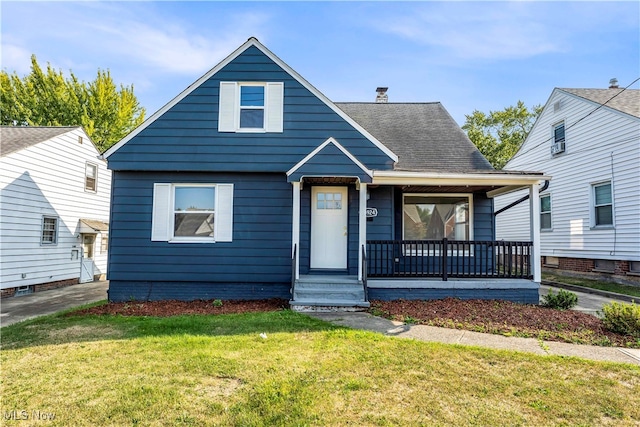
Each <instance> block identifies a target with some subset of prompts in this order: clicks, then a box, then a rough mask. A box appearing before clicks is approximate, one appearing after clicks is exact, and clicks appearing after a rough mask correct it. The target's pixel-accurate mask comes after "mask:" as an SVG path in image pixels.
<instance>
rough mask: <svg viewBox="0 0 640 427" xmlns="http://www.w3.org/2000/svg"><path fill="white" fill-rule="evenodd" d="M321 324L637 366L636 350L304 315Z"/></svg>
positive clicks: (364, 317) (350, 315)
mask: <svg viewBox="0 0 640 427" xmlns="http://www.w3.org/2000/svg"><path fill="white" fill-rule="evenodd" d="M305 314H307V315H309V316H311V317H315V318H317V319H320V320H324V321H325V322H331V323H333V324H335V325H340V326H347V327H349V328H354V329H362V330H367V331H373V332H379V333H382V334H384V335H388V336H395V337H400V338H413V339H417V340H420V341H435V342H440V343H444V344H461V345H470V346H479V347H489V348H495V349H500V350H515V351H524V352H528V353H535V354H539V355H557V356H575V357H581V358H583V359H590V360H599V361H607V362H622V363H631V364H636V365H640V350H638V349H626V348H619V347H598V346H591V345H578V344H567V343H560V342H554V341H544V342H543V343H541V342H540V341H538V340H537V339H536V338H519V337H505V336H502V335H494V334H483V333H480V332H471V331H465V330H460V329H448V328H438V327H434V326H426V325H410V324H403V323H401V322H394V321H391V320H387V319H383V318H381V317H376V316H372V315H371V314H369V313H363V312H328V313H320V312H318V313H305Z"/></svg>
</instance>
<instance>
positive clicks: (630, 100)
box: [560, 88, 640, 117]
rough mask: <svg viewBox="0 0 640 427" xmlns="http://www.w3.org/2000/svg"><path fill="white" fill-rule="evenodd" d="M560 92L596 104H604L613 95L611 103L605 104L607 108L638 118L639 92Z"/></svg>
mask: <svg viewBox="0 0 640 427" xmlns="http://www.w3.org/2000/svg"><path fill="white" fill-rule="evenodd" d="M560 90H562V91H565V92H568V93H571V94H573V95H576V96H579V97H581V98H585V99H588V100H590V101H593V102H597V103H598V104H604V103H605V102H607V101H608V100H609V99H611V98H612V97H613V96H614V95H617V96H616V97H615V98H613V99H611V101H609V102H607V105H606V106H607V107H610V108H613V109H615V110H619V111H622V112H623V113H627V114H630V115H632V116H635V117H640V90H639V89H627V90H625V91H624V92H622V90H623V89H621V88H620V89H562V88H560Z"/></svg>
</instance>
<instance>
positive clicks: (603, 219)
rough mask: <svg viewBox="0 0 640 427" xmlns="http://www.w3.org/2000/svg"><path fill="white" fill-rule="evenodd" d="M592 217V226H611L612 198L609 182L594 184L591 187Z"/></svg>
mask: <svg viewBox="0 0 640 427" xmlns="http://www.w3.org/2000/svg"><path fill="white" fill-rule="evenodd" d="M593 209H594V212H593V215H594V225H595V226H596V227H597V226H603V225H613V197H612V194H611V182H604V183H601V184H595V185H594V186H593Z"/></svg>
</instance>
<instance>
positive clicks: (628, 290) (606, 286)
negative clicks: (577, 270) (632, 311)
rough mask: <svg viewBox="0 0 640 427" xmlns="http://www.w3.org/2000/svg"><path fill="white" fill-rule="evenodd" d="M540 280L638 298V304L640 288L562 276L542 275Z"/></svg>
mask: <svg viewBox="0 0 640 427" xmlns="http://www.w3.org/2000/svg"><path fill="white" fill-rule="evenodd" d="M542 280H548V281H550V282H557V283H566V284H568V285H576V286H583V287H585V288H592V289H600V290H602V291H608V292H615V293H617V294H623V295H630V296H632V297H638V301H637V302H640V286H632V285H623V284H619V283H612V282H603V281H600V280H592V279H582V278H579V277H569V276H564V275H558V274H552V273H542Z"/></svg>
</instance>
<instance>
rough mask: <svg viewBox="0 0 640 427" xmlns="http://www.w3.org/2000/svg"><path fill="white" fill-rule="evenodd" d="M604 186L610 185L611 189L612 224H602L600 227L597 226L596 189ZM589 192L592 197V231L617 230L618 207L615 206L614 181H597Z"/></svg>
mask: <svg viewBox="0 0 640 427" xmlns="http://www.w3.org/2000/svg"><path fill="white" fill-rule="evenodd" d="M604 184H609V187H610V188H611V224H602V225H598V224H596V207H597V206H596V187H598V186H601V185H604ZM589 191H590V192H591V195H590V209H589V215H590V217H591V219H590V221H591V229H592V230H607V229H609V230H610V229H612V228H615V226H616V206H615V197H614V194H615V193H614V191H613V181H612V180H610V179H606V180H603V181H597V182H592V183H591V185H590V187H589ZM601 206H605V205H601Z"/></svg>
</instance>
